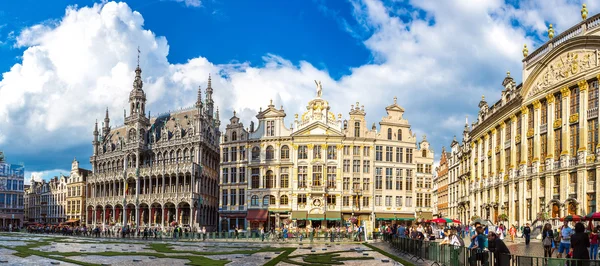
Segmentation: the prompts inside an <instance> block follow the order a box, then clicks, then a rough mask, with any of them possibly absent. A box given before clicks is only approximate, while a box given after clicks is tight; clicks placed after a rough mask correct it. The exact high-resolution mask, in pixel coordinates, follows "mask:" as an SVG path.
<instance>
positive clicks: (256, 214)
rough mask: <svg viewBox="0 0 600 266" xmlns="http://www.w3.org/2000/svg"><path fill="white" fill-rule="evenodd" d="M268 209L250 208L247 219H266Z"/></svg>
mask: <svg viewBox="0 0 600 266" xmlns="http://www.w3.org/2000/svg"><path fill="white" fill-rule="evenodd" d="M268 213H269V212H268V211H267V210H248V215H246V220H248V221H266V220H267V215H268Z"/></svg>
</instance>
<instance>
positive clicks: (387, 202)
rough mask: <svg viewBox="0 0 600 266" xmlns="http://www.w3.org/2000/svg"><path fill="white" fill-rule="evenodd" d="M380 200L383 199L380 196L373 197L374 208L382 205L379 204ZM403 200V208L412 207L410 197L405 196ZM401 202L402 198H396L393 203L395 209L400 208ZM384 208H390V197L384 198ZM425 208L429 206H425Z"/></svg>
mask: <svg viewBox="0 0 600 266" xmlns="http://www.w3.org/2000/svg"><path fill="white" fill-rule="evenodd" d="M428 195H429V194H428ZM429 197H430V199H431V195H429ZM382 199H383V196H381V195H377V196H375V206H378V207H379V206H382V205H381V204H382V202H381V201H382ZM405 200H406V203H405V205H404V206H406V207H412V197H411V196H407V197H406V199H405ZM402 202H403V200H402V196H396V201H395V205H396V207H402ZM385 206H386V207H392V196H385ZM427 206H429V205H427ZM418 207H420V206H418Z"/></svg>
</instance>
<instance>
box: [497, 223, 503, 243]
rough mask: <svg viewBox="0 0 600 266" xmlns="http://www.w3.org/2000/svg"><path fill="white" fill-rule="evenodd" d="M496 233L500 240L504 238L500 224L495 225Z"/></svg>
mask: <svg viewBox="0 0 600 266" xmlns="http://www.w3.org/2000/svg"><path fill="white" fill-rule="evenodd" d="M496 235H497V237H498V238H500V240H504V227H503V226H502V224H500V225H499V226H498V227H496Z"/></svg>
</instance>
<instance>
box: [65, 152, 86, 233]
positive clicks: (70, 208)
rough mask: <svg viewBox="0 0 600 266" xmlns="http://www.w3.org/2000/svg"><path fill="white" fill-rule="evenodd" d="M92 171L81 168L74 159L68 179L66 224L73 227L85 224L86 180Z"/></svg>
mask: <svg viewBox="0 0 600 266" xmlns="http://www.w3.org/2000/svg"><path fill="white" fill-rule="evenodd" d="M91 173H92V171H90V170H87V169H83V168H79V162H78V161H77V160H76V159H73V162H72V163H71V175H70V176H69V178H67V201H66V208H65V209H66V220H67V221H66V222H67V223H69V224H73V225H79V224H85V214H86V213H85V200H86V197H85V195H86V180H87V177H88V176H89V175H90V174H91Z"/></svg>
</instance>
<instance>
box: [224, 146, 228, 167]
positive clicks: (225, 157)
mask: <svg viewBox="0 0 600 266" xmlns="http://www.w3.org/2000/svg"><path fill="white" fill-rule="evenodd" d="M228 158H229V149H228V148H223V162H224V163H226V162H228Z"/></svg>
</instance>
